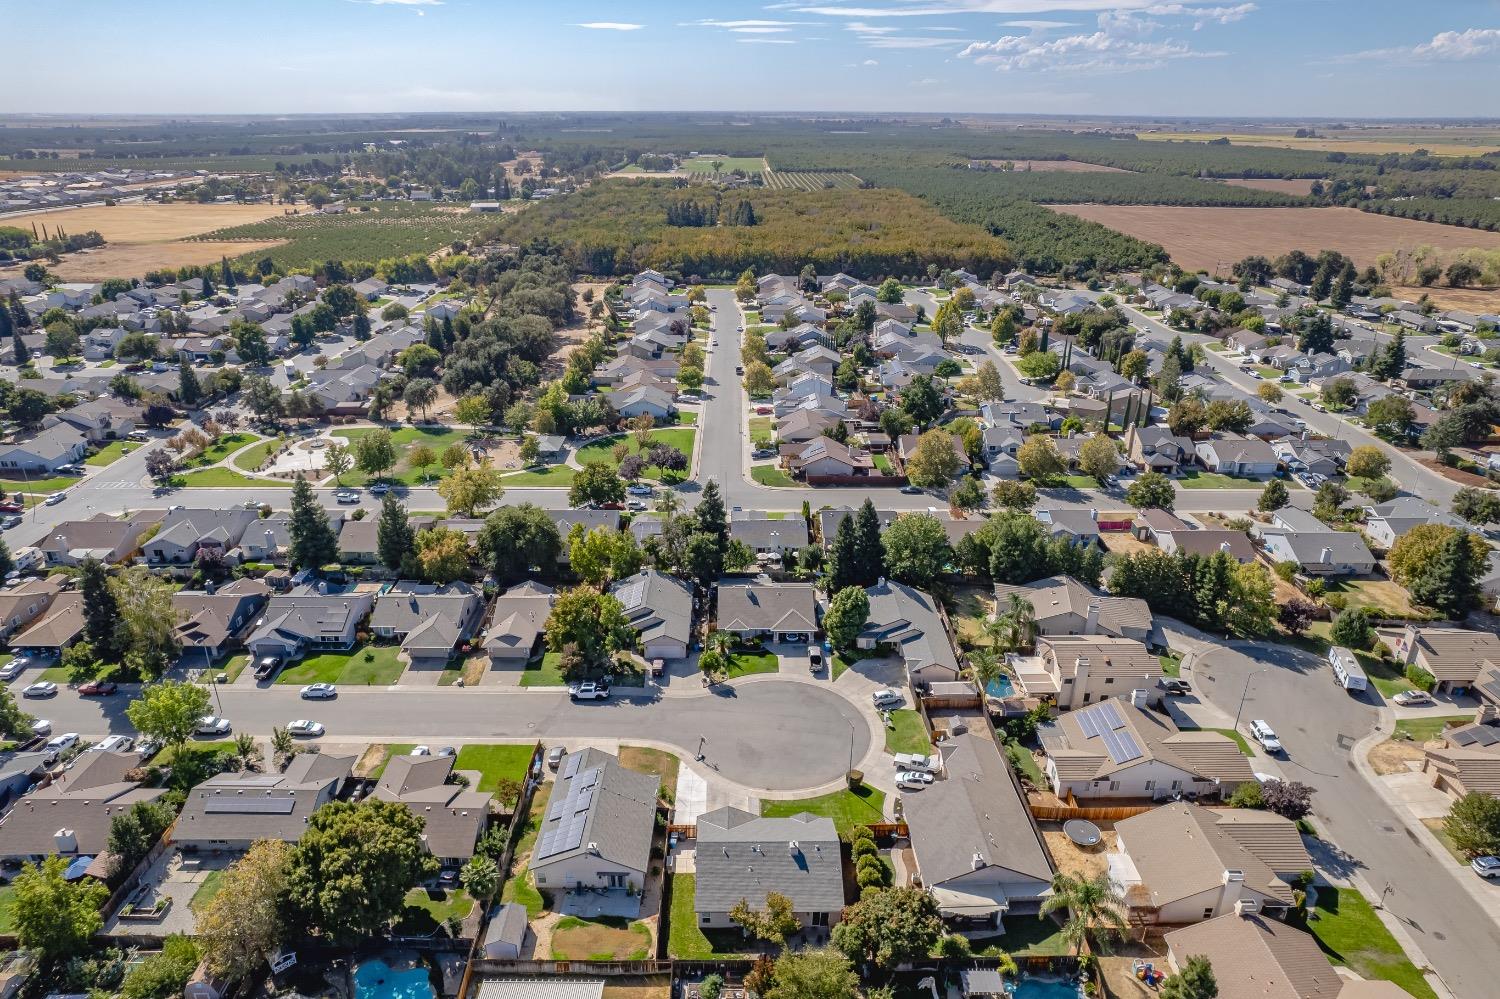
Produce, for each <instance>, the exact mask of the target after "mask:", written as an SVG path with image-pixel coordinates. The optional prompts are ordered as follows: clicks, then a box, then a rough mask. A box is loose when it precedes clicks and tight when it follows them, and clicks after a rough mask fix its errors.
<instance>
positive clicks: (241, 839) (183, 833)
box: [172, 753, 355, 852]
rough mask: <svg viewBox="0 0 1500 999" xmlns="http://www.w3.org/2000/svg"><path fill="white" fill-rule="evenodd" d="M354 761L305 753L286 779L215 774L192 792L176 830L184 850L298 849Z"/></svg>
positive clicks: (285, 774) (276, 775)
mask: <svg viewBox="0 0 1500 999" xmlns="http://www.w3.org/2000/svg"><path fill="white" fill-rule="evenodd" d="M354 762H355V760H354V757H352V756H333V755H331V754H328V753H299V754H297V755H296V756H294V757H292V762H291V763H289V764H287V768H286V769H285V770H284V771H282V772H281V773H257V772H255V771H250V770H242V771H237V772H232V773H222V774H215V775H214V776H212V777H210V778H209V779H208V780H206V781H204V782H203V783H201V784H199V785H198V786H197V787H195V788H193V789H192V790H191V791H189V792H188V796H187V801H186V802H185V803H184V804H183V806H182V814H181V815H179V816H178V817H177V824H176V825H175V826H173V828H172V840H173V842H175V843H176V844H177V845H178V846H179V847H185V848H187V849H196V850H233V851H238V852H243V851H245V850H248V849H250V845H251V844H252V843H254V842H256V841H257V840H262V839H279V840H281V841H282V842H284V843H295V842H296V841H297V840H299V839H301V838H302V834H303V833H304V832H306V831H307V822H308V820H309V819H310V818H312V814H313V812H316V811H317V810H318V809H319V808H321V807H322V806H323V805H325V804H327V803H328V802H330V801H332V800H333V799H334V798H336V797H337V796H338V793H339V790H340V789H341V788H342V787H343V786H344V782H345V781H346V780H348V779H349V775H350V774H351V773H352V772H353V771H354Z"/></svg>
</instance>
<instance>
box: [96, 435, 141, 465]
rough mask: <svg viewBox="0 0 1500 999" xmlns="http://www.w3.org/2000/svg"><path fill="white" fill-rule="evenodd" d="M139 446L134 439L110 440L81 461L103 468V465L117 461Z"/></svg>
mask: <svg viewBox="0 0 1500 999" xmlns="http://www.w3.org/2000/svg"><path fill="white" fill-rule="evenodd" d="M139 446H140V445H138V444H136V442H135V441H111V442H110V443H108V444H106V445H104V446H103V447H102V448H100V449H99V450H98V451H95V452H94V453H93V454H91V455H89V456H88V457H87V458H85V459H84V462H83V463H84V464H85V465H93V466H94V467H95V468H103V467H104V466H105V465H111V464H113V463H115V462H117V461H119V460H120V459H121V458H123V457H125V456H126V455H127V454H129V453H130V452H132V451H134V450H135V449H136V448H137V447H139Z"/></svg>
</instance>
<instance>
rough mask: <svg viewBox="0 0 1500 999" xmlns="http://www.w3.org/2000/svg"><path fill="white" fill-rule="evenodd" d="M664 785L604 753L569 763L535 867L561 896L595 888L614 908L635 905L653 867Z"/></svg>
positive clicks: (581, 754)
mask: <svg viewBox="0 0 1500 999" xmlns="http://www.w3.org/2000/svg"><path fill="white" fill-rule="evenodd" d="M660 785H661V781H660V779H659V778H657V777H656V776H655V775H653V774H642V773H636V772H635V771H634V770H627V769H625V768H624V767H622V766H620V762H619V760H617V759H616V758H615V757H613V756H611V755H609V754H608V753H605V752H603V751H601V750H598V749H584V750H580V751H578V752H576V753H571V754H569V755H568V756H565V757H564V758H563V761H562V764H561V766H559V767H558V771H557V781H556V783H555V784H554V785H553V787H552V795H551V798H550V800H549V801H548V804H547V810H546V812H545V813H543V815H542V822H541V828H540V830H539V832H538V833H537V838H536V845H535V846H534V847H533V848H532V851H531V863H530V869H531V874H532V877H533V878H534V879H535V881H536V886H537V887H538V888H540V889H541V890H542V891H543V892H546V893H547V894H549V895H553V896H554V897H561V895H562V893H563V892H566V891H570V890H574V889H578V888H589V889H593V890H594V891H604V892H606V893H608V894H609V895H611V896H613V899H612V903H611V911H619V910H620V909H622V908H625V907H628V906H629V905H630V900H632V899H633V900H635V905H639V900H640V893H641V890H642V889H643V888H644V887H645V885H646V875H647V873H648V872H649V870H650V865H651V841H652V838H653V837H654V835H655V832H656V798H657V792H658V790H659V789H660Z"/></svg>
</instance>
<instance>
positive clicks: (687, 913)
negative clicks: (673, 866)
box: [667, 874, 744, 961]
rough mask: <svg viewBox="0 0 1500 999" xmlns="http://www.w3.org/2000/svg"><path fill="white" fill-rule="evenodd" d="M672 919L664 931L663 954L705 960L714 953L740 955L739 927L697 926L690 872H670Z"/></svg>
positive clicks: (689, 959) (685, 958)
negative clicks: (706, 929) (664, 945)
mask: <svg viewBox="0 0 1500 999" xmlns="http://www.w3.org/2000/svg"><path fill="white" fill-rule="evenodd" d="M670 877H671V878H672V920H671V923H670V932H669V933H668V935H667V954H668V955H669V956H671V957H675V958H677V959H678V960H683V961H706V960H710V959H712V958H716V957H740V956H742V955H741V954H740V953H739V949H738V948H739V945H740V942H741V941H742V940H743V939H744V937H743V935H742V934H741V933H740V931H739V930H709V931H708V932H707V933H705V932H704V931H703V930H702V929H700V928H699V926H698V913H697V912H696V911H695V910H694V908H693V894H694V892H695V890H696V889H697V886H698V879H697V878H695V877H694V876H693V875H691V874H672V875H670Z"/></svg>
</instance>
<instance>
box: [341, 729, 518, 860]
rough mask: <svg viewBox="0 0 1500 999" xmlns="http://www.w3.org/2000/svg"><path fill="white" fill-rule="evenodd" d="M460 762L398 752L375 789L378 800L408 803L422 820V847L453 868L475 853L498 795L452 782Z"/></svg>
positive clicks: (448, 757)
mask: <svg viewBox="0 0 1500 999" xmlns="http://www.w3.org/2000/svg"><path fill="white" fill-rule="evenodd" d="M455 762H457V760H456V758H455V757H452V756H411V755H405V754H403V755H400V756H392V757H391V758H390V759H389V760H387V761H386V764H385V770H384V771H382V773H381V775H380V780H379V781H378V782H377V783H376V785H375V790H373V791H371V792H370V797H372V798H375V799H376V800H378V801H391V802H397V803H399V804H402V805H405V806H406V807H407V808H408V809H409V810H410V811H411V812H412V814H413V815H416V816H417V817H418V818H420V819H422V845H423V846H425V847H426V848H427V852H428V853H430V854H432V855H433V856H434V857H436V858H437V859H438V861H439V862H440V863H441V864H442V865H443V866H444V867H447V868H454V867H460V866H462V865H463V864H464V863H466V862H467V861H468V860H469V858H471V857H473V856H474V844H475V843H476V842H477V841H478V839H479V835H480V834H481V833H482V832H484V827H485V823H486V821H487V820H488V818H489V811H490V800H491V799H492V798H493V797H494V796H493V795H492V794H490V793H489V792H488V791H479V790H473V789H470V788H468V787H465V786H461V785H459V784H450V783H448V778H449V777H450V776H451V775H452V773H453V765H454V763H455Z"/></svg>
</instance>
